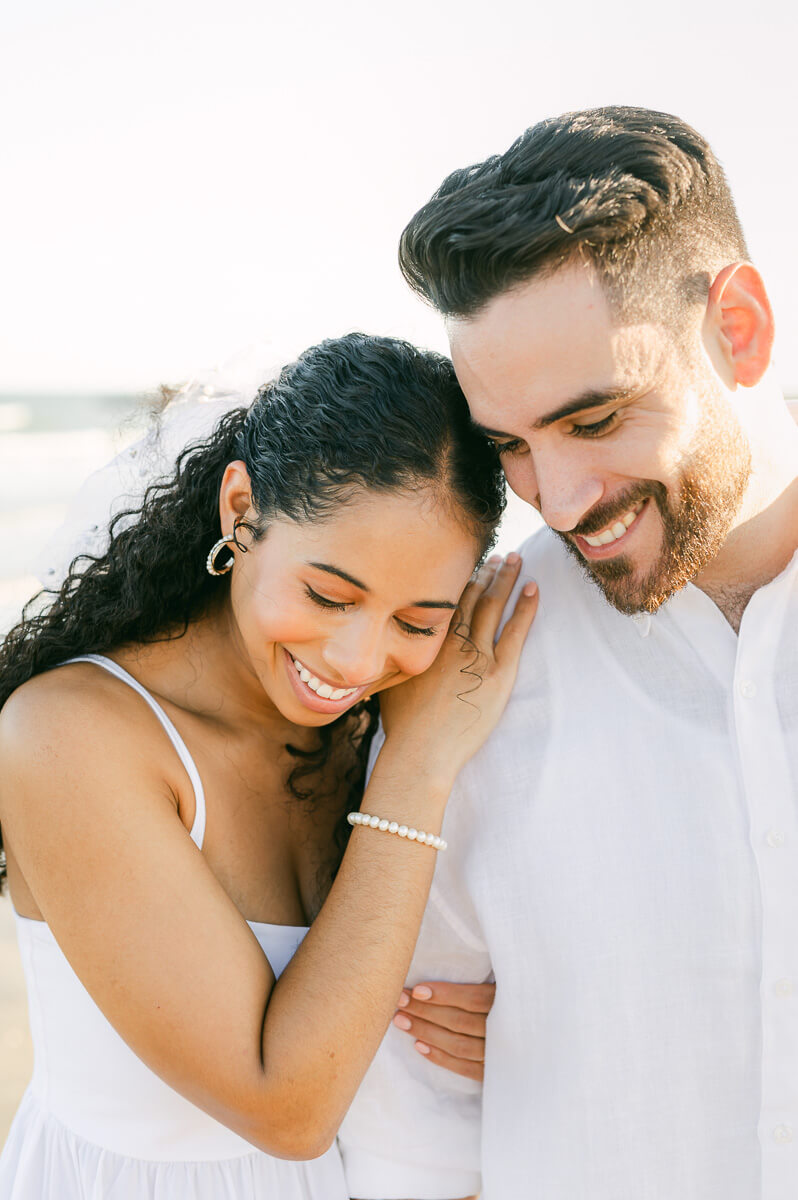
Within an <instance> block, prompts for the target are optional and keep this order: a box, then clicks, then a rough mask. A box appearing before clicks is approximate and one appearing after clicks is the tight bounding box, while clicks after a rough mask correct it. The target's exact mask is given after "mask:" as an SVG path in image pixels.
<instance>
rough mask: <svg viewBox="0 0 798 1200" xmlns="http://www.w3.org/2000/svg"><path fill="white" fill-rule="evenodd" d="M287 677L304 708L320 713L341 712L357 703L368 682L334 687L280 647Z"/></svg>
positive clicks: (363, 693)
mask: <svg viewBox="0 0 798 1200" xmlns="http://www.w3.org/2000/svg"><path fill="white" fill-rule="evenodd" d="M282 651H283V657H284V659H285V667H286V672H287V674H288V679H289V681H290V683H291V686H292V688H293V689H294V694H295V695H296V697H297V698H298V699H299V700H300V701H301V702H302V704H304V705H305V707H306V708H310V709H312V710H313V711H314V712H320V713H342V712H344V711H345V710H346V709H347V708H351V706H352V705H353V704H357V702H358V700H361V699H362V697H363V696H364V695H365V693H366V691H367V689H368V686H369V685H368V684H362V685H361V686H360V687H356V688H342V687H336V686H334V685H333V684H332V683H330V682H328V681H327V680H324V679H323V678H320V677H319V676H318V675H317V674H316V673H315V672H314V671H311V669H310V667H306V666H305V664H304V663H303V662H302V661H301V660H300V659H298V658H295V657H294V655H292V654H291V652H290V651H289V650H287V649H286V648H285V646H283V647H282Z"/></svg>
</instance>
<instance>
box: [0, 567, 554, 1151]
mask: <svg viewBox="0 0 798 1200" xmlns="http://www.w3.org/2000/svg"><path fill="white" fill-rule="evenodd" d="M516 574H517V568H516V567H513V568H508V567H506V566H505V567H504V568H503V569H502V570H501V571H500V572H499V573H498V575H497V577H496V580H495V581H494V583H493V584H492V586H491V587H489V588H488V589H487V592H486V594H485V596H484V597H483V598H482V600H481V602H480V605H479V608H478V609H477V611H476V613H475V614H474V621H473V627H474V637H475V638H476V639H477V640H478V641H479V642H480V644H481V645H482V646H483V651H484V653H485V656H486V668H485V673H484V682H483V684H482V685H481V687H480V690H479V708H469V706H464V705H463V704H462V701H459V700H457V698H456V697H457V693H458V692H459V691H462V676H461V674H460V668H461V666H462V664H463V659H462V656H461V657H460V658H459V659H458V658H457V655H461V651H460V649H459V643H458V640H457V638H456V637H455V636H454V635H452V637H451V638H450V640H449V641H448V642H447V643H446V644H445V646H444V649H443V650H442V652H441V656H440V657H439V659H438V660H436V663H435V665H434V666H433V668H432V669H431V670H432V674H430V673H429V672H428V673H427V674H428V675H429V676H430V678H427V676H424V677H421V678H420V679H418V680H413V681H411V682H410V683H409V684H407V685H404V686H405V687H406V688H408V694H407V696H406V697H405V700H404V702H401V701H400V702H399V703H397V704H395V705H394V706H393V707H394V711H393V714H392V717H391V720H390V722H388V739H387V742H386V745H385V747H384V748H383V751H382V752H381V754H380V758H379V760H378V762H377V765H376V767H375V770H374V773H373V775H372V779H371V781H370V783H369V787H368V789H367V791H366V795H365V797H364V802H363V809H364V810H365V811H371V812H375V813H378V814H379V815H380V816H382V815H385V816H387V817H390V818H391V819H395V820H397V821H399V822H400V823H404V824H408V825H414V826H415V827H416V828H426V829H427V830H429V831H431V832H435V833H437V832H439V829H440V821H441V818H442V815H443V810H444V806H445V803H446V799H447V796H448V792H449V789H450V786H451V782H452V779H453V776H454V773H455V772H456V771H457V770H458V769H459V767H460V765H462V763H463V762H464V761H465V759H466V758H467V757H469V756H470V754H471V753H473V751H474V749H476V747H477V745H478V744H479V743H480V742H481V740H483V739H484V736H485V735H486V734H487V732H488V730H489V728H492V726H493V724H494V723H495V720H496V719H497V716H498V713H499V712H500V711H501V709H502V708H503V706H504V703H505V701H506V698H507V695H508V694H509V690H510V687H511V685H512V680H513V678H514V674H515V666H516V663H517V659H518V654H519V653H520V647H521V645H522V643H523V639H524V636H525V634H526V631H527V630H528V628H529V625H530V624H531V621H532V617H533V614H534V607H535V602H534V599H533V598H531V597H523V596H522V599H521V601H520V602H519V606H518V608H517V609H516V611H515V613H514V615H513V616H512V617H511V618H510V620H509V621H508V623H507V625H506V627H505V630H504V632H503V634H502V636H501V638H500V639H499V641H498V643H497V645H496V653H495V655H494V654H493V652H492V639H493V634H494V633H495V629H496V628H497V626H498V620H499V617H500V615H501V611H502V609H503V607H504V603H505V601H506V598H507V595H508V594H509V591H510V588H511V585H512V583H513V581H514V577H515V575H516ZM483 590H484V581H483V584H482V585H479V586H477V587H474V586H472V588H471V598H470V604H471V606H473V604H474V603H475V601H476V598H477V596H479V595H481V593H482V591H483ZM87 671H88V668H86V669H82V668H78V667H74V668H68V669H64V670H63V671H60V672H58V673H56V674H55V675H52V676H43V677H38V678H36V679H34V680H32V681H31V682H30V683H29V684H27V685H26V686H25V687H24V688H23V689H21V690H20V692H19V693H17V694H16V695H15V696H14V697H12V699H11V701H9V703H8V704H7V705H6V706H5V708H4V709H3V712H2V716H0V760H1V761H2V765H3V770H2V783H1V784H0V819H2V822H3V828H4V833H5V834H6V836H7V838H8V841H9V844H10V845H11V846H12V847H13V850H14V855H15V859H16V861H17V862H18V863H19V866H20V869H21V871H22V873H23V874H24V877H25V879H26V882H27V884H28V885H29V887H30V889H31V892H32V894H33V895H34V896H35V898H36V902H37V904H38V905H39V907H40V909H41V912H42V915H43V916H44V919H45V920H46V921H47V922H48V923H49V925H50V926H51V928H52V930H53V933H54V935H55V937H56V939H57V940H58V942H59V945H60V946H61V948H62V949H63V951H64V953H65V954H66V956H67V958H68V959H69V961H70V963H71V964H72V966H73V968H74V969H75V971H76V973H77V974H78V976H79V977H80V979H81V980H82V982H83V983H84V985H85V986H86V988H87V990H88V991H89V993H90V994H91V995H92V997H93V998H94V1000H95V1001H96V1003H97V1004H98V1005H99V1007H100V1008H101V1010H102V1011H103V1012H104V1013H105V1015H106V1016H107V1017H108V1019H109V1020H110V1021H111V1023H112V1024H113V1025H114V1027H115V1028H116V1029H117V1030H118V1031H119V1033H120V1034H121V1036H122V1037H123V1038H124V1039H125V1040H126V1041H127V1042H128V1044H129V1045H130V1046H131V1047H132V1049H133V1050H134V1051H135V1053H136V1054H138V1055H139V1057H140V1058H142V1059H143V1061H144V1062H146V1063H147V1064H148V1065H149V1066H150V1067H151V1068H152V1069H153V1070H154V1071H156V1072H157V1073H158V1074H159V1075H160V1076H161V1077H162V1078H164V1079H165V1080H166V1081H167V1082H168V1083H169V1084H171V1085H172V1086H173V1087H175V1088H176V1089H177V1090H179V1091H180V1092H182V1093H183V1094H184V1095H186V1096H187V1097H188V1098H189V1099H191V1100H192V1101H194V1102H195V1103H196V1104H198V1105H199V1106H200V1107H202V1108H204V1109H205V1110H206V1111H208V1112H209V1113H211V1114H212V1115H213V1116H214V1117H216V1118H217V1119H219V1120H220V1121H222V1122H224V1123H225V1124H227V1125H229V1126H230V1127H232V1128H233V1129H235V1130H236V1131H237V1132H239V1133H240V1134H241V1135H242V1136H244V1137H245V1138H247V1139H249V1140H250V1141H251V1142H253V1143H254V1144H255V1145H257V1146H260V1147H261V1148H263V1149H264V1150H266V1151H268V1152H270V1153H272V1154H276V1155H279V1156H281V1157H286V1158H309V1157H313V1156H315V1155H317V1154H320V1153H322V1152H323V1151H324V1150H325V1149H326V1147H327V1146H328V1145H329V1144H330V1143H331V1142H332V1140H333V1138H334V1136H335V1132H336V1130H337V1127H338V1124H339V1122H340V1120H341V1119H342V1117H343V1115H344V1113H345V1112H346V1109H347V1107H348V1105H349V1103H350V1102H351V1099H352V1097H353V1095H354V1092H355V1090H356V1088H357V1086H358V1083H359V1082H360V1079H361V1078H362V1076H363V1074H364V1072H365V1070H366V1067H367V1066H368V1063H369V1061H370V1059H371V1058H372V1056H373V1055H374V1053H375V1051H376V1049H377V1046H378V1045H379V1042H380V1040H381V1038H382V1036H383V1034H384V1031H385V1029H386V1027H387V1025H388V1023H389V1021H390V1018H391V1016H392V1014H393V1012H394V1010H395V1001H396V997H397V995H398V994H399V992H400V989H401V985H402V982H403V980H404V977H405V972H406V970H407V967H408V964H409V961H410V956H411V953H412V949H413V945H414V942H415V939H416V935H417V932H418V927H419V924H420V920H421V915H422V912H423V908H424V904H425V901H426V897H427V892H428V889H429V884H430V880H431V877H432V872H433V868H434V860H435V852H434V851H433V850H432V849H430V848H429V847H425V846H419V845H417V844H414V843H410V842H408V841H406V840H404V839H401V838H398V837H395V836H391V835H386V834H381V833H378V832H375V831H373V830H370V829H363V828H356V829H355V830H354V831H353V835H352V838H351V841H350V845H349V848H348V849H347V852H346V854H345V856H344V859H343V862H342V864H341V868H340V870H339V872H338V875H337V877H336V880H335V883H334V885H333V887H332V890H331V892H330V895H329V897H328V899H327V901H326V902H325V904H324V906H323V908H322V910H321V912H320V914H319V916H318V918H317V920H316V922H315V923H314V925H313V927H312V928H311V930H310V931H309V933H308V935H307V937H306V939H305V941H304V943H303V945H302V946H301V947H300V949H299V950H298V952H297V954H296V956H295V957H294V959H293V960H292V962H291V963H290V964H289V966H288V968H287V969H286V971H285V973H284V974H283V976H282V977H281V979H280V980H279V982H278V983H277V984H276V985H275V981H274V976H273V973H272V971H271V968H270V967H269V964H268V961H267V960H266V958H265V957H264V955H263V953H262V952H261V950H260V947H259V945H258V943H257V941H256V939H255V937H254V935H253V934H252V932H251V930H250V929H249V927H248V926H247V925H246V922H245V921H244V920H243V919H242V917H241V914H240V913H239V912H238V910H237V908H236V907H235V905H234V904H233V902H232V900H231V899H230V898H229V897H228V896H227V894H226V893H225V891H224V890H223V888H222V887H221V886H220V885H219V883H218V882H217V881H216V879H215V877H214V876H213V874H212V872H211V871H210V869H209V867H208V865H207V863H206V861H205V859H204V858H203V856H202V855H201V854H200V853H199V852H198V851H197V849H196V848H195V847H194V845H193V843H192V842H191V841H190V840H189V839H188V838H187V837H186V831H185V828H184V826H183V825H182V823H181V821H180V819H179V817H178V815H177V809H176V801H175V795H174V791H173V789H172V788H171V787H170V786H169V783H168V782H167V780H166V779H165V778H164V773H163V770H162V761H163V755H162V754H161V753H158V752H154V753H150V752H149V751H150V750H151V749H153V747H154V742H155V739H156V738H157V737H159V736H161V734H160V731H153V730H152V727H151V722H150V721H149V719H148V714H142V713H141V712H140V711H139V708H140V706H138V707H136V708H135V710H134V708H133V706H132V705H130V706H126V705H125V704H120V703H118V702H117V701H118V693H117V692H116V691H115V692H113V693H109V691H108V685H104V686H100V685H99V684H98V683H97V681H96V679H95V678H94V676H93V675H92V676H91V677H89V676H88V674H87ZM57 676H61V677H62V678H60V679H59V678H57ZM422 680H423V681H425V682H422ZM110 695H113V703H110V704H109V696H110ZM419 705H421V706H422V708H423V710H424V712H425V718H426V719H425V720H421V719H420V715H419V709H418V706H419ZM388 707H389V709H390V707H391V706H388ZM463 709H465V712H466V714H467V716H466V718H465V719H464V713H463ZM120 713H121V719H120ZM475 713H476V723H477V724H478V725H479V730H478V731H477V730H475V728H474V723H475V718H474V714H475ZM433 730H434V736H432V731H433Z"/></svg>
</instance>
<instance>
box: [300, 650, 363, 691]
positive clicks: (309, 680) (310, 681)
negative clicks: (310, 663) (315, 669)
mask: <svg viewBox="0 0 798 1200" xmlns="http://www.w3.org/2000/svg"><path fill="white" fill-rule="evenodd" d="M294 666H295V667H296V672H297V675H298V676H299V678H300V679H301V680H302V682H303V683H304V684H307V686H308V687H309V688H310V690H311V691H312V692H315V693H316V695H317V696H321V698H322V700H343V699H344V697H346V696H354V694H355V692H356V691H358V690H359V689H358V688H334V687H330V685H329V683H322V682H321V680H320V679H317V678H316V676H315V675H312V674H311V672H310V671H309V670H308V669H307V667H304V666H303V665H302V663H301V662H300V661H299V659H298V658H295V659H294Z"/></svg>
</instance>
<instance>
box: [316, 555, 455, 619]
mask: <svg viewBox="0 0 798 1200" xmlns="http://www.w3.org/2000/svg"><path fill="white" fill-rule="evenodd" d="M308 566H309V567H315V568H316V570H317V571H326V572H327V574H328V575H337V576H338V578H339V579H343V580H344V581H345V582H346V583H351V584H352V586H353V587H356V588H360V590H361V591H362V592H368V591H369V588H367V587H366V585H365V583H361V582H360V580H359V579H355V577H354V575H350V574H348V572H346V571H342V570H341V568H340V567H334V566H333V565H332V564H331V563H320V562H309V563H308ZM405 607H406V608H447V609H451V611H452V612H454V610H455V609H456V608H457V605H456V604H453V603H452V601H451V600H416V601H415V602H414V603H413V604H408V605H406V606H405Z"/></svg>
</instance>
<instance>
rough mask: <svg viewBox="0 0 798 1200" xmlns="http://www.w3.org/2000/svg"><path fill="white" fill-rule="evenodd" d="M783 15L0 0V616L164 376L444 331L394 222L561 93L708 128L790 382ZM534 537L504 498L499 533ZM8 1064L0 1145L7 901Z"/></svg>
mask: <svg viewBox="0 0 798 1200" xmlns="http://www.w3.org/2000/svg"><path fill="white" fill-rule="evenodd" d="M797 24H798V22H796V17H795V16H794V13H793V11H792V8H790V10H789V11H788V8H787V6H784V5H781V4H777V3H775V2H771V0H763V2H761V3H760V4H759V5H757V6H756V8H755V9H752V8H751V7H750V5H745V6H743V5H742V4H737V5H735V4H734V3H726V4H724V5H723V7H722V9H718V7H717V6H716V5H709V4H704V5H702V4H700V3H698V4H696V3H695V2H693V3H690V4H687V3H682V2H681V0H679V2H677V3H671V4H669V5H648V6H640V5H637V6H634V7H632V6H629V5H628V4H625V3H622V2H620V0H606V2H605V3H604V4H602V5H600V6H599V5H593V4H589V3H588V2H587V0H574V2H573V3H571V4H569V5H568V6H567V8H563V7H562V6H560V5H551V6H546V7H545V8H544V7H543V6H541V5H533V4H526V5H523V6H522V5H518V4H513V3H510V2H508V0H495V2H494V3H493V4H490V5H485V4H484V3H476V2H475V0H457V2H456V3H455V2H453V0H443V2H441V3H435V2H434V0H403V3H402V4H401V5H376V4H374V3H373V2H372V3H366V2H365V0H362V2H361V0H344V3H342V4H340V5H329V4H322V3H321V0H316V2H313V3H302V0H295V3H293V4H292V5H280V6H279V8H278V6H276V5H270V4H264V3H262V0H261V2H259V3H258V2H255V0H227V2H226V3H225V4H224V6H222V5H221V4H219V3H215V2H214V3H208V2H206V0H191V3H189V2H188V0H158V2H157V3H155V2H154V0H139V3H137V4H136V5H135V6H134V5H108V4H104V3H102V4H101V3H99V0H70V4H69V5H64V4H62V3H56V2H55V0H39V2H38V3H37V4H36V5H15V6H14V7H13V10H12V9H11V8H10V6H7V8H6V11H5V14H4V16H3V18H2V21H0V112H2V114H3V116H2V133H1V134H0V137H2V147H3V163H4V167H5V184H4V186H3V189H2V194H0V228H2V230H3V239H2V250H0V254H1V255H2V259H1V261H0V624H1V625H2V627H8V625H10V624H11V622H12V621H13V620H14V619H15V617H16V615H17V613H18V611H19V608H20V606H21V604H22V602H23V601H24V600H25V599H26V598H27V596H29V595H30V594H31V593H32V591H33V590H34V588H35V580H34V578H33V576H32V566H31V564H32V562H33V561H34V559H35V557H36V553H37V551H38V549H39V547H40V546H41V545H42V544H43V543H44V542H45V541H46V540H47V538H48V537H49V536H50V535H51V534H52V532H53V530H54V529H55V528H56V527H57V525H58V524H59V522H60V521H61V519H62V517H63V514H64V511H65V506H66V504H67V502H68V500H69V498H70V496H71V495H72V494H73V493H74V492H75V490H76V489H77V487H78V486H79V484H80V483H81V481H82V480H83V478H84V477H85V476H86V475H87V474H88V473H89V472H90V471H92V470H94V469H95V468H96V467H98V466H99V465H100V464H101V463H103V462H104V461H105V460H106V459H107V458H108V457H109V456H110V454H111V453H113V452H115V451H116V450H118V449H120V448H121V447H122V446H124V445H125V444H126V443H127V442H129V441H130V440H131V439H132V438H134V437H136V436H138V433H139V432H140V430H141V428H142V425H143V423H144V422H145V420H146V402H145V399H143V397H147V396H151V395H152V394H153V392H154V391H155V389H157V387H158V385H159V384H161V383H169V384H180V383H182V382H184V381H185V380H187V379H189V378H191V377H195V376H196V375H197V374H198V373H199V374H200V376H201V377H202V373H203V372H204V373H205V375H206V377H208V378H213V377H214V376H213V375H212V369H213V367H214V365H215V364H219V363H225V362H229V361H230V360H231V359H232V360H233V362H234V363H240V362H242V361H243V362H245V363H246V362H249V363H251V362H253V361H261V362H267V361H268V362H271V363H273V364H276V363H279V362H281V361H285V360H286V359H288V358H289V357H291V356H292V355H293V354H295V353H296V352H297V351H298V350H300V349H301V348H303V347H304V346H306V345H309V344H311V343H312V342H314V341H317V340H319V339H320V338H322V337H325V336H332V335H336V334H340V333H343V332H345V331H347V330H350V329H356V328H359V329H364V330H366V331H368V332H375V333H392V334H398V335H400V336H403V337H407V338H409V339H411V340H413V341H416V342H418V343H420V344H423V345H427V346H431V347H434V348H436V349H441V350H445V347H446V343H445V338H444V337H443V332H442V329H441V326H440V323H439V321H438V319H437V318H436V317H435V315H434V314H433V313H431V312H429V311H428V310H427V309H425V308H424V307H423V306H422V305H421V304H420V303H419V302H418V301H417V300H416V299H415V298H414V297H413V296H412V295H411V294H410V293H409V292H408V291H407V289H406V287H405V286H404V284H403V283H402V280H401V278H400V276H399V273H398V270H397V267H396V244H397V239H398V236H399V233H400V231H401V229H402V227H403V225H404V224H405V222H406V221H407V220H408V218H409V217H410V216H411V215H412V213H413V212H414V211H415V210H416V209H417V208H418V207H419V205H420V204H421V203H423V202H424V200H426V199H427V197H428V196H429V194H430V193H431V192H432V190H433V189H434V188H435V187H436V186H437V184H438V183H439V182H440V181H441V179H442V178H443V176H444V175H445V174H446V173H447V172H448V171H449V170H451V169H452V168H454V167H456V166H462V165H464V164H466V163H468V162H475V161H478V160H480V159H482V158H484V157H485V156H487V155H488V154H491V153H495V152H499V151H501V150H504V149H505V148H506V147H507V146H508V145H509V143H510V142H511V141H512V140H513V139H514V138H515V137H516V136H517V135H518V134H519V133H520V132H521V131H522V130H523V129H524V128H525V127H526V126H528V125H530V124H533V123H534V122H536V121H538V120H540V119H541V118H543V117H546V116H552V115H555V114H557V113H559V112H562V111H565V110H568V109H574V108H586V107H593V106H595V105H600V104H612V103H620V104H638V105H645V106H647V107H650V108H655V109H664V110H666V111H670V112H675V113H677V114H678V115H680V116H682V117H683V118H685V119H686V120H688V121H690V122H691V123H692V124H693V125H695V126H696V127H697V128H698V129H699V130H700V131H701V132H702V133H703V134H705V135H706V136H707V137H708V138H709V140H710V142H711V143H712V144H713V146H714V148H715V150H716V152H717V154H718V155H719V157H720V159H721V161H722V162H723V163H724V165H725V167H726V169H727V172H728V174H729V177H730V179H731V183H732V187H733V189H734V192H735V195H736V198H737V201H738V207H739V209H740V213H741V216H742V219H743V224H744V227H745V229H746V231H747V234H748V238H749V242H750V247H751V253H752V256H753V258H754V261H755V262H756V263H757V265H758V266H759V267H760V269H761V270H762V271H763V273H764V275H765V278H766V280H767V281H768V283H769V286H770V291H771V296H772V299H773V303H774V307H775V310H776V318H777V323H778V329H779V338H778V346H777V364H778V370H779V372H780V374H781V378H782V382H783V384H784V386H785V389H786V390H787V391H788V392H789V393H791V394H793V395H796V394H798V338H796V332H798V292H796V290H795V288H794V284H793V277H794V273H795V268H796V265H797V264H798V253H797V251H798V223H796V221H795V217H794V197H795V195H796V192H797V191H798V160H797V159H796V155H795V135H794V122H795V115H796V100H797V99H798V94H797V89H796V83H795V70H794V57H795V34H796V25H797ZM247 348H250V349H247ZM226 370H227V371H228V373H229V370H230V368H226ZM223 374H224V372H223ZM529 528H531V523H530V517H529V514H528V510H527V511H526V512H525V511H524V510H522V509H520V508H519V507H517V506H514V507H513V508H512V510H511V512H510V515H509V518H508V522H507V527H506V529H505V531H504V534H503V538H502V546H503V547H504V548H507V549H509V548H510V547H511V546H512V545H513V544H516V543H517V542H518V541H520V540H521V538H522V536H523V535H524V533H525V532H526V531H527V530H528V529H529ZM0 1062H2V1070H0V1144H2V1141H3V1139H4V1137H5V1133H6V1130H7V1127H8V1123H9V1121H10V1118H11V1114H12V1113H13V1109H14V1107H15V1105H16V1103H17V1101H18V1098H19V1095H20V1094H21V1092H22V1089H23V1087H24V1084H25V1081H26V1079H27V1076H28V1073H29V1070H30V1043H29V1036H28V1031H27V1023H26V1016H25V1005H24V996H23V990H22V982H21V976H20V970H19V963H18V959H17V956H16V947H15V944H14V938H13V924H12V920H11V910H10V904H9V902H8V900H5V901H2V902H0Z"/></svg>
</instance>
